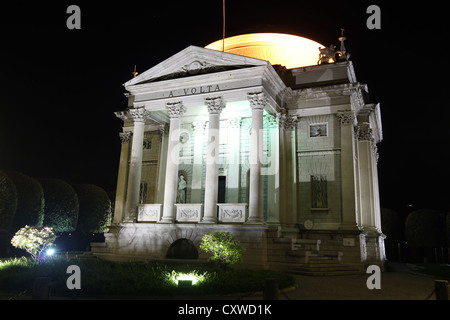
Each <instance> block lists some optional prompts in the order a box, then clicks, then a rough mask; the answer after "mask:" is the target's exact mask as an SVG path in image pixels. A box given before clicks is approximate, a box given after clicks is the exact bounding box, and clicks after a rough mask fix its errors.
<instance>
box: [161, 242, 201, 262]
mask: <svg viewBox="0 0 450 320" xmlns="http://www.w3.org/2000/svg"><path fill="white" fill-rule="evenodd" d="M166 259H198V251H197V248H196V247H195V245H194V243H193V242H192V241H191V240H189V239H184V238H183V239H178V240H176V241H174V242H173V243H172V244H171V245H170V247H169V250H167V254H166Z"/></svg>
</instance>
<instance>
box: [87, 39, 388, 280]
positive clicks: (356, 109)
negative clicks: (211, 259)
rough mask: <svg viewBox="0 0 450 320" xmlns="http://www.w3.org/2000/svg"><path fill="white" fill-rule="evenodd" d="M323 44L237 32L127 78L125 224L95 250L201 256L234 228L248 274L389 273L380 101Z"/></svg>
mask: <svg viewBox="0 0 450 320" xmlns="http://www.w3.org/2000/svg"><path fill="white" fill-rule="evenodd" d="M319 47H320V48H325V47H324V46H322V45H320V44H319V43H316V42H314V41H311V40H308V39H305V38H302V37H297V36H291V35H282V34H249V35H243V36H237V37H231V38H227V39H225V41H222V40H220V41H217V42H215V43H213V44H211V45H209V46H207V47H205V48H200V47H195V46H190V47H188V48H186V49H184V50H182V51H180V52H179V53H177V54H175V55H173V56H172V57H170V58H168V59H167V60H165V61H163V62H161V63H159V64H158V65H156V66H154V67H153V68H151V69H149V70H147V71H145V72H143V73H141V74H139V75H136V76H135V77H134V78H132V79H131V80H130V81H128V82H126V83H125V84H124V86H125V89H126V90H127V97H128V106H127V108H124V109H125V110H124V111H118V112H116V115H117V116H118V117H119V118H120V119H122V120H123V121H124V126H123V132H121V133H120V137H121V140H122V150H121V156H120V168H119V174H118V185H117V195H116V201H115V212H114V221H113V225H112V226H111V229H110V232H109V233H107V234H106V243H105V244H102V245H101V246H100V245H97V246H95V247H93V251H94V253H96V254H98V255H99V256H102V257H105V258H110V259H128V258H137V259H163V258H193V259H195V258H197V257H198V256H199V257H200V258H202V257H204V256H203V254H202V253H201V252H199V250H198V245H199V243H200V241H201V237H202V236H203V235H204V234H205V233H210V232H214V231H228V232H231V233H233V234H234V235H235V236H236V237H237V238H238V239H239V240H240V241H241V242H242V243H243V245H244V246H245V247H246V249H247V250H246V254H245V255H244V261H243V264H244V265H248V266H259V267H268V268H277V269H292V268H294V267H295V268H297V269H298V268H301V267H302V268H303V270H304V271H305V273H307V272H309V271H311V272H313V271H314V270H315V269H314V263H319V262H324V261H325V260H327V261H326V262H327V263H329V264H330V266H332V267H334V269H335V270H338V269H339V266H351V267H352V268H353V269H352V270H356V269H358V270H359V271H361V270H362V267H363V266H364V265H366V264H380V265H381V264H382V263H383V261H384V235H383V234H382V231H381V222H380V206H379V196H378V178H377V176H378V175H377V158H378V153H377V147H376V145H377V143H378V142H379V141H381V139H382V128H381V117H380V108H379V104H373V103H369V102H368V91H367V86H366V85H364V84H361V83H359V82H357V80H356V76H355V72H354V69H353V65H352V63H351V61H348V60H347V59H338V58H339V57H338V55H337V56H336V57H337V58H336V59H335V60H336V61H335V60H332V61H328V60H327V61H326V62H333V63H321V64H318V63H319V62H320V61H319V55H320V53H321V52H320V51H319ZM298 270H300V269H298ZM308 270H309V271H308ZM316 270H317V269H316ZM330 270H331V269H330ZM342 270H347V271H349V272H350V269H342Z"/></svg>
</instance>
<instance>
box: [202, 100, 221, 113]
mask: <svg viewBox="0 0 450 320" xmlns="http://www.w3.org/2000/svg"><path fill="white" fill-rule="evenodd" d="M205 104H206V107H207V108H208V112H209V113H216V114H218V113H221V112H222V110H223V108H225V104H224V103H223V99H222V97H216V98H206V99H205Z"/></svg>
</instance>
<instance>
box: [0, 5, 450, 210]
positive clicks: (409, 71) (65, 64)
mask: <svg viewBox="0 0 450 320" xmlns="http://www.w3.org/2000/svg"><path fill="white" fill-rule="evenodd" d="M93 2H94V1H90V2H79V1H78V2H67V1H57V2H56V1H55V2H38V3H37V2H26V1H20V2H14V3H13V4H2V5H1V7H0V35H1V52H2V55H1V56H2V58H1V60H0V66H1V71H0V83H1V87H0V88H1V91H0V93H1V95H0V170H2V169H3V170H17V171H21V172H23V173H26V174H29V175H31V176H33V177H36V178H40V177H54V178H61V179H64V180H66V181H69V182H72V183H93V184H97V185H99V186H101V187H103V188H105V189H106V190H112V189H114V188H115V184H116V179H117V168H118V162H119V154H120V140H119V136H118V133H119V132H120V130H121V125H122V123H121V121H120V120H119V119H117V118H116V117H115V116H114V114H113V112H114V111H119V110H123V109H124V108H125V107H126V99H125V97H124V95H123V93H124V92H125V89H124V88H123V86H122V84H123V83H124V82H126V81H127V80H129V79H130V78H131V77H132V75H131V72H132V71H133V67H134V65H137V68H138V71H139V72H141V73H142V72H144V71H145V70H147V69H149V68H151V67H152V66H154V65H155V64H157V63H159V62H161V61H163V60H164V59H166V58H168V57H170V56H171V55H173V54H175V53H177V52H179V51H181V50H183V49H184V48H186V47H188V46H189V45H197V46H201V47H203V46H205V45H207V44H209V43H211V42H213V41H215V40H218V39H220V38H221V36H222V9H221V8H222V1H221V0H208V1H175V2H174V1H159V2H157V1H147V2H145V3H143V2H130V1H129V2H118V1H111V2H106V1H95V4H93ZM70 4H77V5H79V7H80V8H81V30H68V29H67V28H66V20H67V18H68V17H69V15H68V14H66V9H67V7H68V6H69V5H70ZM370 4H377V5H379V6H380V8H381V30H369V29H367V27H366V20H367V18H368V17H369V15H368V14H367V13H366V8H367V7H368V6H369V5H370ZM442 4H444V3H443V2H437V1H436V2H433V1H431V2H430V1H428V2H427V3H426V4H415V3H414V2H413V3H403V2H400V3H399V2H395V4H394V3H393V1H390V2H386V1H285V0H278V1H247V0H246V1H236V0H235V1H230V0H228V1H227V8H226V16H227V28H226V34H227V36H233V35H238V34H243V33H251V32H281V33H289V34H295V35H299V36H304V37H307V38H310V39H312V40H315V41H317V42H320V43H322V44H324V45H327V46H328V45H329V44H332V43H333V44H335V45H338V40H337V38H338V37H339V35H340V28H344V29H345V35H346V37H347V38H348V40H347V41H346V47H347V49H348V51H350V53H351V54H352V57H351V60H352V61H353V64H354V66H355V70H356V76H357V79H358V81H359V82H361V83H366V84H368V86H369V92H370V95H371V100H372V102H380V103H381V114H382V121H383V131H384V140H383V141H382V142H381V143H380V144H379V145H378V149H379V153H380V159H379V179H380V195H381V201H382V203H381V205H382V206H384V207H393V208H403V207H406V206H407V205H408V204H413V205H414V207H423V208H436V209H440V210H449V207H450V206H449V203H448V200H447V199H448V197H449V194H450V193H449V191H450V190H449V189H450V188H448V187H447V185H448V181H449V179H450V174H449V170H448V166H449V164H450V153H449V152H448V150H447V146H448V145H449V143H448V137H449V133H448V130H449V129H448V127H449V126H448V124H447V122H448V121H449V120H448V119H449V116H450V112H449V110H448V108H449V107H450V106H449V104H448V102H447V99H446V98H445V97H444V90H446V77H447V73H448V65H449V58H448V57H447V54H446V53H447V49H446V47H447V46H448V45H447V44H446V42H447V41H446V40H447V39H448V33H447V32H446V31H447V29H448V28H447V26H446V20H447V19H446V17H445V11H444V10H445V9H444V8H442Z"/></svg>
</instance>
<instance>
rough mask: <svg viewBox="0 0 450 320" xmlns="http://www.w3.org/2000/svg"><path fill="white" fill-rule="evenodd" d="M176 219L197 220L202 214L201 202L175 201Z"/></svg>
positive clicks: (181, 220)
mask: <svg viewBox="0 0 450 320" xmlns="http://www.w3.org/2000/svg"><path fill="white" fill-rule="evenodd" d="M175 206H176V208H177V221H179V222H198V221H199V220H200V217H201V214H202V207H203V205H202V204H201V203H176V204H175Z"/></svg>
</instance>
